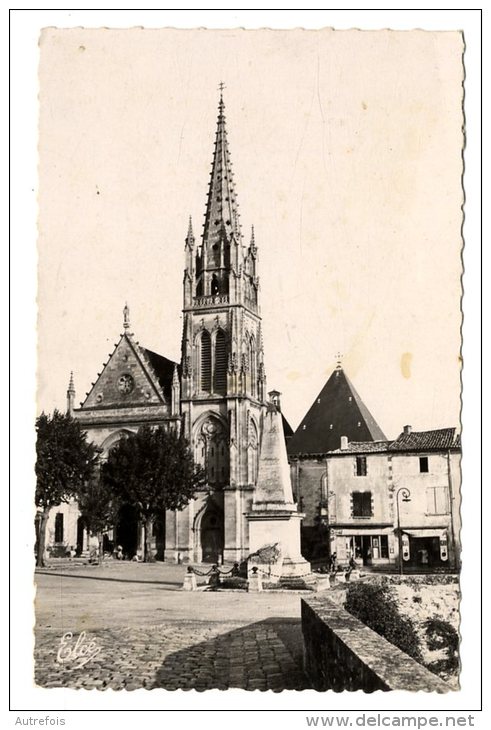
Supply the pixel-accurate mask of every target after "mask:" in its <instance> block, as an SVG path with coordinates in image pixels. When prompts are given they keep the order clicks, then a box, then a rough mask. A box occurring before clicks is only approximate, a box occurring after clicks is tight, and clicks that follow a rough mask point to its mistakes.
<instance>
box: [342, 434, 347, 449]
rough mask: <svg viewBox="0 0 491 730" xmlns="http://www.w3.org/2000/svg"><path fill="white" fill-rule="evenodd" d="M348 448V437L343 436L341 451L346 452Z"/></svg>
mask: <svg viewBox="0 0 491 730" xmlns="http://www.w3.org/2000/svg"><path fill="white" fill-rule="evenodd" d="M347 448H348V437H347V436H341V451H346V449H347Z"/></svg>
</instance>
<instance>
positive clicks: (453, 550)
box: [47, 94, 460, 571]
mask: <svg viewBox="0 0 491 730" xmlns="http://www.w3.org/2000/svg"><path fill="white" fill-rule="evenodd" d="M184 248H185V269H184V277H183V308H182V312H183V331H182V343H181V361H180V362H179V363H177V362H173V361H172V360H170V359H169V358H166V357H165V356H163V355H161V354H158V353H156V352H153V351H151V350H149V349H147V348H145V347H143V346H142V345H140V343H139V342H138V340H137V339H136V337H135V334H134V333H133V332H132V326H131V320H130V310H129V307H128V305H127V304H126V305H125V307H124V310H123V331H122V333H121V335H120V338H119V340H118V342H117V344H116V345H115V347H114V350H113V352H112V353H111V354H110V355H109V357H108V360H107V362H105V363H103V365H102V368H101V371H100V372H99V373H98V374H97V378H96V379H95V381H94V383H93V384H92V387H91V390H90V391H89V392H88V393H87V394H86V397H85V400H84V401H83V402H82V403H80V406H79V407H78V408H76V407H75V396H76V393H75V387H74V381H73V375H72V377H70V382H69V387H68V391H67V411H68V413H70V414H71V415H72V416H73V418H75V419H77V420H78V421H79V423H80V424H81V426H82V427H83V429H84V431H85V432H86V433H87V436H88V439H89V440H90V441H92V442H94V443H95V444H96V445H97V446H99V447H100V449H101V458H102V459H104V458H107V455H108V453H109V451H110V449H111V448H112V447H113V446H114V445H115V444H116V443H117V442H118V440H119V439H120V438H121V437H122V435H124V434H130V433H135V432H136V431H137V430H138V428H139V427H140V426H142V425H143V424H148V425H153V426H165V427H166V428H169V429H173V430H175V431H176V432H178V433H181V434H183V435H184V436H185V438H186V439H187V441H188V442H189V444H190V448H191V451H192V454H193V457H194V460H195V462H196V463H197V464H200V465H201V466H203V467H204V469H205V472H206V477H207V481H206V484H205V486H204V487H203V488H202V489H201V491H200V492H198V493H197V494H196V497H195V498H194V499H193V500H192V501H191V502H190V503H189V504H188V505H187V506H186V507H185V508H184V509H183V510H182V511H176V512H173V511H168V512H167V513H166V514H165V515H162V518H161V519H160V520H156V521H155V523H154V526H153V535H152V540H153V550H154V553H155V555H156V557H157V558H160V559H164V560H166V561H171V562H177V563H181V562H183V563H186V562H191V563H201V562H205V563H218V564H220V563H223V562H235V561H241V560H244V559H245V558H246V557H247V556H248V555H249V553H250V552H251V549H250V548H251V546H252V543H256V542H257V540H258V539H259V538H258V537H257V536H258V535H260V540H263V541H264V540H265V539H266V537H268V538H269V532H268V530H266V527H265V525H266V522H267V520H268V519H269V518H271V514H270V513H268V510H271V509H272V508H274V507H275V505H276V509H278V510H279V507H278V505H279V504H280V502H279V501H278V498H277V496H276V497H275V499H274V500H273V502H272V503H271V505H269V506H268V509H267V510H264V509H263V511H262V512H261V504H262V502H261V500H260V499H259V497H258V495H260V494H262V493H263V492H262V491H261V490H263V491H264V489H263V487H264V485H263V484H262V483H261V469H260V457H261V441H262V440H263V441H264V434H265V432H266V431H268V428H269V429H270V431H271V434H270V435H271V438H272V444H271V449H270V451H271V453H280V451H282V450H283V451H284V458H283V457H282V459H283V461H284V466H285V469H283V468H281V469H279V470H277V471H275V472H274V473H275V474H276V473H278V474H280V475H282V476H281V479H280V481H283V482H284V484H283V486H284V488H285V491H284V494H286V495H288V494H290V493H291V494H292V495H293V496H292V498H291V499H290V497H288V499H287V500H286V502H288V504H287V509H286V510H283V511H281V510H279V511H278V514H277V515H276V517H275V519H276V520H277V522H276V523H275V524H274V525H273V523H271V525H272V527H271V530H269V531H270V532H274V530H275V529H276V528H278V529H279V527H278V525H279V522H278V520H280V521H281V520H282V519H283V520H284V521H285V520H286V521H289V522H290V523H291V522H292V521H295V520H297V521H298V523H299V522H300V520H303V525H302V555H303V556H304V557H307V558H308V559H309V560H316V559H317V558H320V559H324V560H325V558H326V556H328V555H329V554H331V555H332V554H334V553H335V554H336V555H338V557H339V560H340V563H343V562H344V563H346V564H347V563H348V561H349V559H350V557H351V558H355V559H359V560H360V561H361V562H362V563H363V565H371V566H374V565H375V567H376V566H377V565H378V566H379V567H384V566H386V567H388V568H389V567H397V566H398V565H399V567H400V569H401V571H402V567H401V566H402V564H403V562H405V563H407V564H408V566H412V567H414V568H418V567H421V562H422V559H423V557H424V556H425V555H427V556H428V559H431V562H432V566H433V567H435V568H446V567H447V566H450V567H452V568H453V569H458V567H459V564H460V517H459V515H460V437H459V434H458V433H457V432H456V429H439V430H437V431H425V432H417V433H411V429H410V427H409V426H406V427H405V428H404V432H403V433H401V435H400V436H399V437H398V438H396V439H395V440H389V439H387V438H386V436H385V435H384V433H383V431H382V429H381V428H380V427H379V425H378V423H377V422H376V420H375V418H374V417H373V415H372V414H371V412H370V411H369V410H368V408H367V407H366V405H365V404H364V402H363V400H362V399H361V397H360V395H359V394H358V393H357V391H356V390H355V388H354V386H353V384H352V383H351V382H350V380H349V379H348V377H347V375H346V373H345V372H344V370H343V368H342V367H341V363H340V362H338V366H337V368H336V369H335V370H334V372H333V373H332V375H331V376H330V378H329V379H328V381H327V382H326V384H325V386H324V387H323V389H322V390H321V392H320V393H319V395H318V397H317V398H316V399H315V401H314V402H313V404H312V406H311V408H310V409H309V410H308V411H307V413H306V415H305V417H304V418H303V420H302V421H301V423H300V425H299V426H298V428H297V430H296V431H295V433H293V431H292V429H291V428H290V426H289V424H288V422H287V421H286V419H285V417H284V415H283V414H282V412H281V403H280V396H281V394H280V393H279V392H278V391H275V390H272V391H270V392H269V393H268V392H267V386H266V374H265V369H264V350H263V340H262V333H261V313H260V287H259V277H258V271H257V263H258V248H257V246H256V241H255V236H254V228H251V233H250V238H249V241H248V242H247V243H246V242H245V241H244V237H243V234H242V230H241V225H240V220H239V213H238V202H237V191H236V186H235V182H234V176H233V171H232V162H231V159H230V152H229V148H228V142H227V132H226V119H225V105H224V102H223V96H222V94H221V95H220V100H219V105H218V119H217V128H216V136H215V145H214V151H213V161H212V170H211V173H210V182H209V187H208V195H207V203H206V212H205V223H204V230H203V234H202V238H201V240H199V241H197V240H196V238H195V236H194V233H193V226H192V221H191V219H189V223H188V226H187V234H186V236H185V239H184ZM273 412H274V413H277V414H279V416H278V418H276V417H275V418H274V419H273V417H272V415H271V414H272V413H273ZM268 414H269V416H268ZM268 419H269V420H268ZM273 420H274V424H273ZM270 422H271V423H270ZM268 424H269V426H268ZM271 424H272V425H271ZM276 424H278V426H276ZM274 431H278V434H279V435H280V436H281V439H282V440H283V439H284V442H285V444H286V448H284V446H285V444H283V445H282V446H281V448H280V445H279V442H278V441H277V436H273V435H272V434H273V432H274ZM280 432H281V433H280ZM268 433H269V431H268ZM273 442H274V443H273ZM282 443H283V441H282ZM263 450H264V449H263ZM287 454H288V461H289V463H290V467H289V470H290V471H289V476H288V465H287V456H286V455H287ZM266 460H267V459H266ZM263 461H264V458H263ZM261 463H262V461H261ZM266 472H267V469H266V471H265V470H264V464H263V474H264V473H266ZM258 474H259V477H260V478H259V483H258ZM275 479H276V477H275ZM270 481H271V480H270ZM270 486H271V485H270ZM273 486H274V485H273ZM277 486H278V485H277ZM278 488H279V487H278ZM292 489H293V491H292ZM266 491H267V490H266ZM280 491H281V490H280ZM411 493H412V502H411V506H410V507H409V506H408V504H407V503H408V502H409V501H410V499H409V497H407V498H405V499H403V501H401V502H400V501H399V498H400V497H401V498H403V497H404V495H406V494H411ZM293 497H294V498H295V502H296V505H295V503H294V502H293ZM258 500H259V501H258ZM285 504H286V503H285ZM280 512H281V514H280ZM294 513H295V514H294ZM293 517H295V519H293ZM286 518H288V519H286ZM261 521H262V522H261ZM260 523H261V524H260ZM285 524H286V522H285ZM273 528H274V529H273ZM268 529H269V528H268ZM285 529H290V528H289V527H288V528H286V527H285ZM298 529H299V524H297V528H295V529H293V531H292V534H293V533H295V534H296V532H297V530H298ZM256 533H257V535H256ZM266 533H268V534H267V535H266ZM254 535H256V537H254ZM274 537H275V535H273V534H271V541H274ZM89 542H90V540H89V536H88V535H87V533H86V530H85V528H84V524H83V521H82V519H81V518H80V515H79V512H78V509H77V505H76V503H74V502H72V503H70V504H65V505H60V506H59V507H56V508H54V509H53V510H52V513H51V514H50V517H49V521H48V527H47V544H48V545H50V546H52V547H55V548H56V547H57V546H58V547H59V549H60V553H62V554H65V553H63V550H65V551H66V549H67V548H70V549H71V550H73V551H75V552H77V553H78V554H80V553H82V552H84V551H86V550H88V549H89V547H90V545H89ZM105 543H106V544H105V549H106V550H112V549H113V547H115V546H121V548H122V551H123V554H124V555H125V556H126V557H128V558H133V557H134V556H135V555H137V556H138V555H140V556H141V554H142V552H143V550H142V548H143V530H142V525H141V524H140V523H139V521H138V516H137V514H136V511H135V509H134V508H133V507H132V506H131V505H127V506H125V507H123V508H122V509H121V510H120V514H119V519H118V520H117V524H115V525H114V528H113V529H112V530H110V531H109V533H108V534H107V535H106V536H105ZM254 547H255V549H257V548H258V545H256V544H254ZM259 547H260V546H259ZM293 553H295V554H296V558H295V560H296V561H297V563H298V564H299V560H300V553H299V551H297V550H296V548H295V550H293ZM297 553H298V554H297ZM52 554H54V553H52ZM422 556H423V557H422Z"/></svg>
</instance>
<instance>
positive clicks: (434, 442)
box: [389, 428, 460, 451]
mask: <svg viewBox="0 0 491 730" xmlns="http://www.w3.org/2000/svg"><path fill="white" fill-rule="evenodd" d="M442 449H460V435H459V434H458V433H456V429H455V428H438V429H435V430H434V431H414V432H411V433H404V432H403V433H401V434H400V435H399V436H398V437H397V438H396V439H395V441H392V443H391V444H390V446H389V450H390V451H441V450H442Z"/></svg>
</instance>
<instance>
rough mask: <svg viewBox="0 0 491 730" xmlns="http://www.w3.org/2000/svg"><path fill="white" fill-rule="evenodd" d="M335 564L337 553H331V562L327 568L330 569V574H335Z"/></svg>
mask: <svg viewBox="0 0 491 730" xmlns="http://www.w3.org/2000/svg"><path fill="white" fill-rule="evenodd" d="M337 562H338V556H337V553H333V554H332V555H331V562H330V565H329V567H330V570H331V572H332V573H335V572H336V569H337Z"/></svg>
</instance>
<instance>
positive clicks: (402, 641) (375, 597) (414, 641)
mask: <svg viewBox="0 0 491 730" xmlns="http://www.w3.org/2000/svg"><path fill="white" fill-rule="evenodd" d="M345 609H346V610H347V611H349V612H350V613H351V614H353V616H356V618H358V619H360V621H363V623H364V624H366V625H367V626H369V627H370V628H371V629H373V631H376V632H377V634H380V635H381V636H383V637H384V638H385V639H387V641H390V642H391V643H392V644H394V645H395V646H397V647H398V648H399V649H401V651H404V652H406V654H409V656H411V657H412V658H413V659H416V661H419V662H421V661H422V654H421V647H420V639H419V637H418V633H417V631H416V629H415V627H414V624H413V622H412V621H411V619H410V618H408V617H407V616H402V615H401V614H400V613H399V609H398V606H397V603H396V601H395V599H394V598H393V596H392V595H391V594H390V592H389V589H388V588H387V586H384V585H377V584H372V583H353V584H351V585H350V586H349V588H348V592H347V595H346V603H345Z"/></svg>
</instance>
